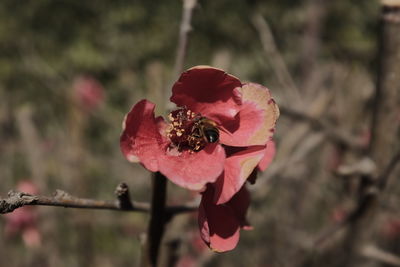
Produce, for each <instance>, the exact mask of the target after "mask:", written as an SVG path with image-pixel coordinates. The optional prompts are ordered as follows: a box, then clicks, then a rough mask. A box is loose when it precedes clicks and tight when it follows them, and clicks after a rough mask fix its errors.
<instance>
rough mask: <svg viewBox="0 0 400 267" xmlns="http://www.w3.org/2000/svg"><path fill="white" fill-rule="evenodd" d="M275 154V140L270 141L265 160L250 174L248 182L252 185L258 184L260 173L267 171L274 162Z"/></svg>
mask: <svg viewBox="0 0 400 267" xmlns="http://www.w3.org/2000/svg"><path fill="white" fill-rule="evenodd" d="M275 152H276V149H275V142H274V141H273V140H269V141H268V143H267V148H266V149H265V154H264V156H263V158H262V159H261V161H260V163H258V165H257V168H256V169H254V170H253V172H252V173H251V174H250V176H249V178H247V181H248V182H249V183H250V184H255V183H256V180H257V175H258V172H259V171H265V170H266V169H267V168H268V167H269V165H270V164H271V162H272V160H273V159H274V156H275Z"/></svg>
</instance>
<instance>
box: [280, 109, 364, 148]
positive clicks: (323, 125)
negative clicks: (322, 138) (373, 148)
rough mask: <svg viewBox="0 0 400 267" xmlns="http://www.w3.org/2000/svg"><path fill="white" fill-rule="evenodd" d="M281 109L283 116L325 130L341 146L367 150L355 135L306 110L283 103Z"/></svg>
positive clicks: (318, 129)
mask: <svg viewBox="0 0 400 267" xmlns="http://www.w3.org/2000/svg"><path fill="white" fill-rule="evenodd" d="M279 110H280V112H281V114H282V115H283V116H287V117H289V118H292V119H294V120H299V121H304V122H307V123H308V124H309V125H310V126H311V128H313V129H314V130H317V131H321V132H323V133H324V134H325V135H326V137H327V138H328V139H330V140H331V141H333V142H335V143H337V144H339V145H341V146H344V147H348V148H351V149H353V150H355V151H359V152H363V151H365V150H366V147H365V145H363V144H362V143H361V142H360V141H359V140H357V139H356V138H355V137H354V136H352V135H350V134H349V133H347V132H343V131H340V130H338V128H337V127H335V126H333V125H330V124H329V123H327V122H326V121H323V120H321V119H318V118H314V117H312V116H309V115H308V114H306V113H304V112H301V111H298V110H296V109H292V108H289V107H286V106H283V105H280V106H279Z"/></svg>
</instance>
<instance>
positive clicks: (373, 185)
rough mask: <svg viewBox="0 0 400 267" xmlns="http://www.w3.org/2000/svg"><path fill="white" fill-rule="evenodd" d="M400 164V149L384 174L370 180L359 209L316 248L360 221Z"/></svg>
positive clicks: (323, 237)
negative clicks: (341, 230)
mask: <svg viewBox="0 0 400 267" xmlns="http://www.w3.org/2000/svg"><path fill="white" fill-rule="evenodd" d="M399 162H400V149H399V150H398V151H397V152H396V153H395V154H394V155H393V157H392V158H391V160H390V161H389V163H388V164H387V166H386V167H385V168H384V169H383V171H382V173H381V174H380V175H378V176H376V178H370V179H369V182H370V185H369V186H368V190H366V191H365V192H364V193H363V195H361V197H360V199H359V201H358V204H357V207H356V208H355V209H354V210H353V211H352V212H351V213H350V214H349V215H348V216H347V217H346V218H345V219H344V220H343V221H341V222H338V223H336V224H335V225H333V226H332V227H330V228H329V229H327V230H326V231H324V233H322V234H321V235H320V237H318V238H317V239H316V240H315V242H314V247H318V246H320V245H322V244H323V243H324V242H325V241H326V240H328V239H329V238H330V237H331V236H332V235H334V234H335V233H336V232H338V231H339V230H340V229H343V228H344V227H346V226H347V225H349V224H351V223H353V222H356V221H358V220H359V219H360V218H361V217H362V216H363V215H364V214H365V213H366V212H367V211H368V210H369V209H370V208H371V205H372V204H373V203H374V202H375V200H376V198H377V196H378V195H379V193H381V192H382V191H383V190H384V189H385V187H386V184H387V181H388V179H389V177H390V175H391V174H392V172H393V171H394V169H395V167H396V165H397V164H398V163H399Z"/></svg>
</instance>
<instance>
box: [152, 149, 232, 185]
mask: <svg viewBox="0 0 400 267" xmlns="http://www.w3.org/2000/svg"><path fill="white" fill-rule="evenodd" d="M224 162H225V151H224V149H223V148H222V146H221V145H218V144H209V145H208V146H206V147H205V148H204V149H203V150H201V151H199V152H194V153H193V152H189V151H183V152H176V155H174V154H173V153H172V152H167V153H166V154H165V153H164V154H163V155H161V156H160V158H159V168H160V172H161V173H162V174H164V175H165V176H166V177H168V178H169V179H170V180H171V181H172V182H174V183H175V184H177V185H179V186H182V187H185V188H188V189H190V190H202V189H203V188H204V186H205V184H207V183H213V182H215V180H216V179H217V178H218V176H219V175H220V174H221V172H222V171H223V169H224Z"/></svg>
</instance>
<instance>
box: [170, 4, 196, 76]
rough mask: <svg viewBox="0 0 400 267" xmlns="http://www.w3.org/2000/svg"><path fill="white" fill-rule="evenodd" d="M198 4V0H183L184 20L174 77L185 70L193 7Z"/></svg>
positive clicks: (180, 32)
mask: <svg viewBox="0 0 400 267" xmlns="http://www.w3.org/2000/svg"><path fill="white" fill-rule="evenodd" d="M196 4H197V0H183V12H182V20H181V26H180V31H179V43H178V49H177V52H176V59H175V67H174V79H176V78H177V77H178V75H179V73H181V72H182V71H183V65H184V61H185V56H186V51H187V46H188V35H189V32H190V31H191V30H192V26H191V25H190V23H191V21H192V14H193V9H194V8H195V6H196Z"/></svg>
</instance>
